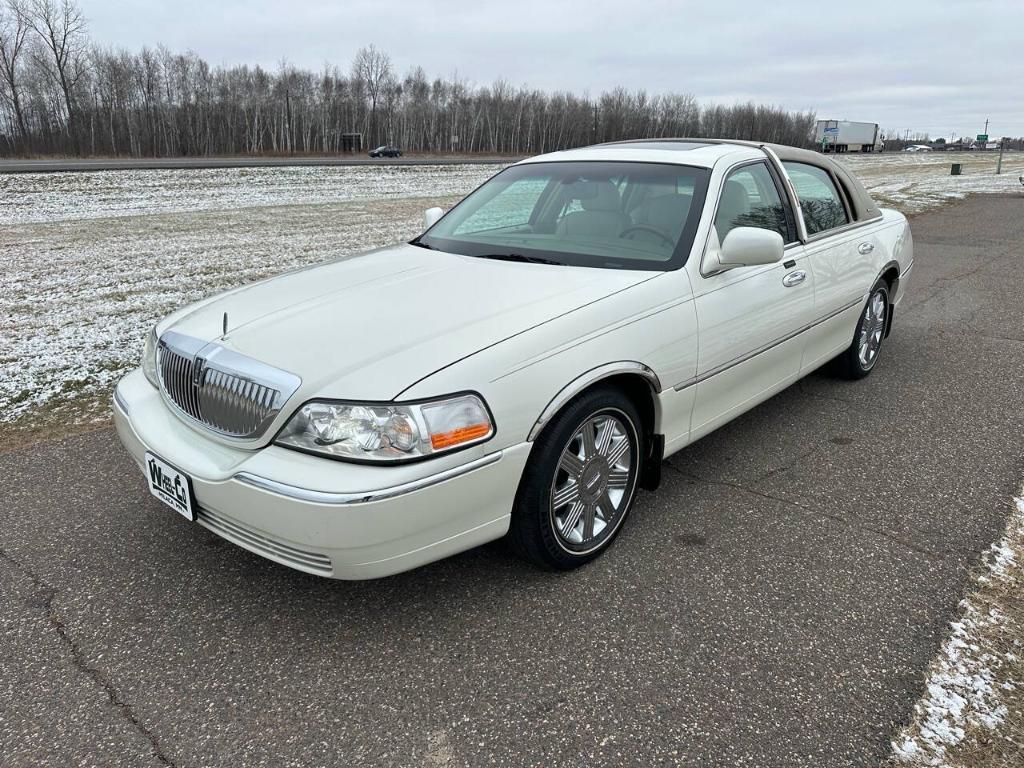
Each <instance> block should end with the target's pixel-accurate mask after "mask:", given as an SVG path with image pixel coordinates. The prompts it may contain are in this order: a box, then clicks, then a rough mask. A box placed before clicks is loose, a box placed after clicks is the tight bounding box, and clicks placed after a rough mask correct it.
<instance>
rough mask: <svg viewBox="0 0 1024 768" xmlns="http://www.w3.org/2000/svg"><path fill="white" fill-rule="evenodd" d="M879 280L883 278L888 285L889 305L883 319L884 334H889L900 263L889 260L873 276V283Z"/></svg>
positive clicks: (897, 288) (897, 287) (898, 280)
mask: <svg viewBox="0 0 1024 768" xmlns="http://www.w3.org/2000/svg"><path fill="white" fill-rule="evenodd" d="M879 280H884V281H885V282H886V284H888V286H889V307H888V309H887V311H886V320H885V336H883V338H887V337H888V336H889V332H890V331H892V321H893V314H894V313H895V305H894V304H893V303H892V299H893V297H895V296H896V295H897V294H898V292H899V289H900V265H899V264H898V263H897V262H895V261H890V262H889V263H888V264H886V265H885V266H884V267H882V270H881V271H880V272H879V273H878V277H877V278H875V283H877V282H878V281H879Z"/></svg>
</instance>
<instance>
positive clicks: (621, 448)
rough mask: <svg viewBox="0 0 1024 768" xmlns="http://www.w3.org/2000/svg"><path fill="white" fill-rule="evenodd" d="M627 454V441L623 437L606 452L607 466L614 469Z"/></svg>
mask: <svg viewBox="0 0 1024 768" xmlns="http://www.w3.org/2000/svg"><path fill="white" fill-rule="evenodd" d="M628 452H629V440H628V439H627V438H625V437H624V438H622V439H621V440H620V441H619V442H618V443H617V444H616V445H615V446H614V447H613V448H612V449H611V450H610V451H609V452H608V456H607V458H608V466H609V467H614V466H615V465H616V464H618V463H619V462H620V461H622V459H623V458H625V456H626V454H627V453H628Z"/></svg>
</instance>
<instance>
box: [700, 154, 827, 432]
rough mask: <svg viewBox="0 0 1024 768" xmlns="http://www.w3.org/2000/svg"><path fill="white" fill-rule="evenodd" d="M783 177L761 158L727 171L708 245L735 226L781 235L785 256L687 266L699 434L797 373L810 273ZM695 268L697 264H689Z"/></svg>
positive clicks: (810, 306)
mask: <svg viewBox="0 0 1024 768" xmlns="http://www.w3.org/2000/svg"><path fill="white" fill-rule="evenodd" d="M782 189H783V188H782V184H781V180H780V179H779V178H778V176H777V175H776V173H775V172H774V171H773V170H772V169H771V168H770V167H769V165H768V163H767V162H765V161H755V162H747V163H743V164H740V165H738V166H736V167H734V168H732V169H731V170H730V171H729V172H728V173H727V175H726V177H725V181H724V182H723V185H722V188H721V192H720V195H719V200H718V205H717V208H716V213H715V219H714V227H713V228H712V231H711V234H710V236H709V242H708V245H707V248H708V249H714V248H718V247H719V244H720V242H721V241H722V240H724V239H725V236H726V234H728V232H729V231H730V230H731V229H733V228H735V227H761V228H763V229H770V230H773V231H776V232H778V233H779V234H781V235H782V237H783V241H784V242H785V243H786V249H785V253H784V256H783V261H782V262H779V263H776V264H768V265H763V266H756V267H738V268H734V269H730V270H727V271H724V272H720V273H718V274H704V272H703V269H701V270H700V271H699V274H692V273H691V282H692V283H693V287H694V295H695V306H696V309H697V322H698V327H699V333H700V348H699V353H698V364H697V376H696V381H695V384H696V387H697V392H696V397H695V402H694V410H693V418H692V421H691V428H692V430H693V432H692V437H693V438H697V437H700V436H701V435H702V434H706V433H707V432H710V431H711V430H712V429H714V428H715V427H717V426H718V425H720V424H723V423H725V422H726V421H728V420H729V419H731V418H733V417H734V416H736V415H737V414H738V413H740V412H742V411H744V410H746V409H747V408H750V407H752V406H753V405H755V404H756V403H758V402H760V401H761V400H764V399H766V398H767V397H770V396H771V394H772V393H774V392H777V391H778V390H780V389H782V388H783V387H784V386H786V385H787V384H789V383H791V382H793V381H795V380H796V379H797V378H798V376H799V374H800V362H801V356H802V352H803V344H804V339H803V336H802V334H801V333H800V331H801V329H802V328H804V326H805V324H806V323H807V320H808V317H809V316H810V314H811V313H812V312H813V307H814V285H813V283H814V281H813V276H812V274H811V272H810V270H809V268H808V267H807V264H806V256H805V254H804V251H803V247H802V246H801V245H800V243H799V242H798V240H797V234H796V226H795V219H794V216H793V212H792V210H791V209H790V207H789V202H788V198H787V197H786V196H785V195H784V194H782ZM694 272H697V270H694Z"/></svg>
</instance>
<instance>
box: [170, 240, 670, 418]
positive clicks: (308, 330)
mask: <svg viewBox="0 0 1024 768" xmlns="http://www.w3.org/2000/svg"><path fill="white" fill-rule="evenodd" d="M651 276H652V273H650V272H641V271H632V270H615V269H597V268H586V267H568V266H565V267H563V266H552V265H545V264H529V263H518V262H507V261H496V260H492V259H480V258H472V257H468V256H459V255H454V254H449V253H443V252H440V251H432V250H427V249H424V248H419V247H416V246H412V245H404V244H403V245H396V246H391V247H388V248H383V249H380V250H377V251H371V252H369V253H365V254H362V255H359V256H354V257H350V258H344V259H341V260H338V261H334V262H329V263H326V264H323V265H319V266H316V267H311V268H308V269H304V270H300V271H297V272H292V273H290V274H286V275H282V276H281V277H277V278H272V279H270V280H265V281H263V282H260V283H255V284H253V285H250V286H246V287H243V288H240V289H237V290H235V291H232V292H230V293H228V294H225V295H223V296H220V297H216V298H214V299H212V300H209V301H207V302H204V303H202V304H201V305H200V306H198V307H197V308H195V309H193V310H192V311H187V312H185V313H183V314H182V315H181V316H180V317H177V318H172V319H171V322H170V324H169V325H166V326H164V325H161V329H160V330H161V332H162V331H164V330H167V329H168V328H173V329H174V330H176V331H179V332H181V333H184V334H186V335H189V336H192V337H195V338H199V339H202V340H205V341H214V340H218V341H219V343H221V344H223V345H224V346H226V347H230V348H232V349H235V350H237V351H239V352H241V353H243V354H245V355H248V356H250V357H253V358H255V359H257V360H261V361H263V362H265V363H268V364H270V365H273V366H276V367H278V368H281V369H283V370H286V371H289V372H291V373H294V374H296V375H298V376H299V377H300V378H301V379H302V382H303V383H302V387H301V389H300V391H299V393H298V394H297V397H296V401H298V400H304V399H308V398H310V397H334V398H340V399H367V400H390V399H393V398H394V397H396V396H397V395H398V394H399V393H400V392H401V391H402V390H404V389H406V388H408V387H409V386H410V385H411V384H413V383H415V382H417V381H419V380H420V379H422V378H424V377H426V376H429V375H430V374H431V373H434V372H435V371H438V370H440V369H441V368H444V367H446V366H448V365H450V364H452V363H454V362H456V361H458V360H461V359H463V358H465V357H467V356H469V355H472V354H474V353H475V352H478V351H480V350H481V349H484V348H486V347H489V346H492V345H494V344H497V343H499V342H501V341H503V340H504V339H508V338H510V337H512V336H515V335H517V334H519V333H522V332H523V331H525V330H528V329H529V328H532V327H535V326H537V325H540V324H542V323H544V322H547V321H548V320H551V319H552V318H555V317H558V316H559V315H564V314H565V313H567V312H571V311H573V310H574V309H577V308H579V307H581V306H584V305H586V304H590V303H592V302H595V301H598V300H600V299H602V298H604V297H606V296H609V295H611V294H613V293H616V292H618V291H621V290H623V289H625V288H628V287H629V286H631V285H635V284H637V283H640V282H643V281H644V280H646V279H649V278H650V277H651ZM225 312H226V313H227V322H228V333H227V336H226V338H225V339H224V340H220V337H221V331H222V323H223V318H224V313H225Z"/></svg>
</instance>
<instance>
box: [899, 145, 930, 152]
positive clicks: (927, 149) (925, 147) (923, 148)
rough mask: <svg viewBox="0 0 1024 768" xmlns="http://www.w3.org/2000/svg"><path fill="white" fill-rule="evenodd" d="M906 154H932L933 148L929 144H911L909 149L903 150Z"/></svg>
mask: <svg viewBox="0 0 1024 768" xmlns="http://www.w3.org/2000/svg"><path fill="white" fill-rule="evenodd" d="M903 151H904V152H931V151H932V148H931V147H929V146H928V145H927V144H911V145H910V146H909V147H904V148H903Z"/></svg>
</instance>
